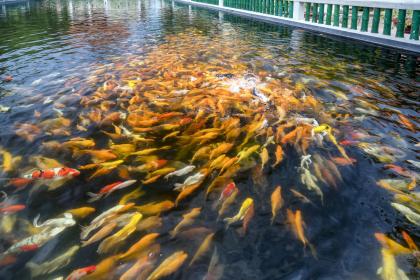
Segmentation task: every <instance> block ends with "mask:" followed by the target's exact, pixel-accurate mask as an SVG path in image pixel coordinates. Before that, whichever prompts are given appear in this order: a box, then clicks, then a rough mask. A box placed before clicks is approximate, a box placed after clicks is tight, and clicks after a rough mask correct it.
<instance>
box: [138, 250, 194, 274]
mask: <svg viewBox="0 0 420 280" xmlns="http://www.w3.org/2000/svg"><path fill="white" fill-rule="evenodd" d="M187 257H188V255H187V254H186V253H185V252H184V251H177V252H175V253H173V254H172V255H170V256H169V257H167V258H166V259H165V260H164V261H163V262H162V263H161V264H160V265H159V266H158V267H157V268H156V269H155V270H154V271H153V272H152V273H151V274H150V275H149V277H148V278H147V279H146V280H158V279H161V278H163V277H165V276H168V275H171V274H172V273H174V272H175V271H177V270H178V269H179V268H180V267H181V266H182V264H183V263H184V262H185V260H186V259H187Z"/></svg>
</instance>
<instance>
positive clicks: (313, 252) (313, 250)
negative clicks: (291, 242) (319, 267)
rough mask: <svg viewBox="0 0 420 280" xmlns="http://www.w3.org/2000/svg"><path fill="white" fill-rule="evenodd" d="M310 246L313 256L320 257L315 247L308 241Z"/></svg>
mask: <svg viewBox="0 0 420 280" xmlns="http://www.w3.org/2000/svg"><path fill="white" fill-rule="evenodd" d="M308 246H309V249H310V250H311V253H312V256H314V258H315V259H318V254H317V252H316V250H315V247H314V246H313V245H312V244H311V243H309V242H308Z"/></svg>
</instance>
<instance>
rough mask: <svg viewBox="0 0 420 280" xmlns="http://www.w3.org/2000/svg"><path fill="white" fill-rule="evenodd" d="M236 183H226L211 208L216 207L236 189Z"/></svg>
mask: <svg viewBox="0 0 420 280" xmlns="http://www.w3.org/2000/svg"><path fill="white" fill-rule="evenodd" d="M236 189H237V188H236V184H235V182H230V183H229V184H227V185H226V187H225V188H224V189H223V191H222V193H221V194H220V197H219V199H218V200H217V201H216V203H215V204H214V206H213V208H214V209H215V208H217V207H218V206H219V205H220V204H221V203H223V202H225V201H226V199H228V198H229V197H230V196H231V195H232V194H233V192H234V191H235V190H236Z"/></svg>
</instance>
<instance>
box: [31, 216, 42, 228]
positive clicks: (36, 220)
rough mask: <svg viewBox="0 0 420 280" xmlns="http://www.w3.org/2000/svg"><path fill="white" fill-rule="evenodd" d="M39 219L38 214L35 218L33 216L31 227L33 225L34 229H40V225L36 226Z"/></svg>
mask: <svg viewBox="0 0 420 280" xmlns="http://www.w3.org/2000/svg"><path fill="white" fill-rule="evenodd" d="M39 218H41V215H40V214H38V215H36V216H35V219H34V222H33V225H34V227H36V228H39V227H42V225H39V224H38V221H39Z"/></svg>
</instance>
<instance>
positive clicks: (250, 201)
mask: <svg viewBox="0 0 420 280" xmlns="http://www.w3.org/2000/svg"><path fill="white" fill-rule="evenodd" d="M252 204H254V200H253V199H252V198H249V197H248V198H246V199H245V200H244V202H243V203H242V205H241V208H240V209H239V212H238V213H237V214H236V215H235V216H233V217H231V218H225V219H224V221H225V222H226V228H228V227H229V226H230V225H231V224H233V223H235V222H237V221H242V220H243V219H244V217H245V214H246V213H247V211H248V210H249V208H250V207H251V205H252Z"/></svg>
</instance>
